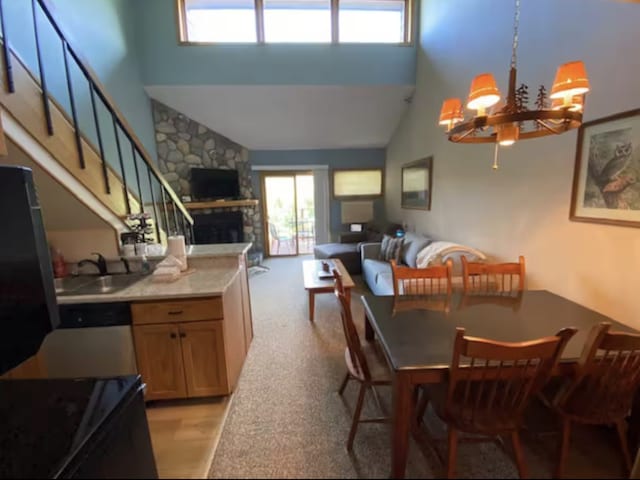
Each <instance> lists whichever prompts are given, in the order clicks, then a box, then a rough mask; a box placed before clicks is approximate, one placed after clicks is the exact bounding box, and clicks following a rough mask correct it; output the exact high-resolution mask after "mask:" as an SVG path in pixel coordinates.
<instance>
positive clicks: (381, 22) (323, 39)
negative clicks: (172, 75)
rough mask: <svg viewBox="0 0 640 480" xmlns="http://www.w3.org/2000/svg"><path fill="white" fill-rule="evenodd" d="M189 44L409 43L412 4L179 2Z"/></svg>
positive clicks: (402, 0)
mask: <svg viewBox="0 0 640 480" xmlns="http://www.w3.org/2000/svg"><path fill="white" fill-rule="evenodd" d="M176 1H177V6H178V20H179V22H178V23H179V31H180V40H181V41H182V42H187V43H390V44H406V43H410V42H411V28H410V27H411V5H412V3H411V2H412V0H176Z"/></svg>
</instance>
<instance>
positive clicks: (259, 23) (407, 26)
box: [175, 0, 416, 46]
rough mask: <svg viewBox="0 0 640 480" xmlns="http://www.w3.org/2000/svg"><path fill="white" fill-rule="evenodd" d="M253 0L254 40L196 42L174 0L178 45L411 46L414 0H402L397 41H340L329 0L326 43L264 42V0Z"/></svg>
mask: <svg viewBox="0 0 640 480" xmlns="http://www.w3.org/2000/svg"><path fill="white" fill-rule="evenodd" d="M253 1H254V5H255V7H254V13H255V17H256V42H255V43H254V42H246V43H245V42H211V41H209V42H196V41H192V40H189V32H188V29H187V10H186V3H185V2H186V0H175V9H176V30H177V34H178V45H186V46H195V45H390V46H393V45H396V46H398V45H399V46H413V41H414V32H413V30H414V29H413V23H414V22H413V20H414V18H413V16H414V10H413V7H414V2H415V1H416V0H404V4H405V5H404V9H405V16H404V41H402V42H398V43H387V42H341V41H340V32H339V31H340V20H339V17H340V0H329V2H330V5H331V41H330V42H327V43H324V42H322V43H311V42H286V43H282V42H271V43H270V42H266V41H265V34H264V0H253Z"/></svg>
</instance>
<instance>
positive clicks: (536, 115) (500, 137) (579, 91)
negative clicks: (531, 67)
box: [439, 0, 589, 168]
mask: <svg viewBox="0 0 640 480" xmlns="http://www.w3.org/2000/svg"><path fill="white" fill-rule="evenodd" d="M519 23H520V0H515V17H514V25H513V50H512V55H511V69H510V71H509V91H508V93H507V98H506V103H502V104H500V103H499V102H500V91H499V90H498V87H497V84H496V81H495V78H494V77H493V75H492V74H490V73H482V74H480V75H478V76H477V77H476V78H474V79H473V81H472V82H471V89H470V90H469V98H468V100H467V108H468V109H470V110H476V114H475V115H474V116H473V117H472V118H471V119H468V120H466V119H465V118H464V114H463V111H462V102H461V101H460V99H458V98H449V99H447V100H445V101H444V103H443V105H442V111H441V112H440V120H439V124H440V125H445V126H446V128H447V135H448V136H449V140H450V141H452V142H456V143H495V144H496V148H497V145H501V146H509V145H513V144H514V143H515V142H516V141H518V140H525V139H527V138H536V137H543V136H546V135H557V134H560V133H564V132H566V131H568V130H571V129H573V128H577V127H579V126H580V124H581V123H582V111H583V109H584V101H585V99H584V97H585V94H586V93H587V92H588V91H589V79H588V78H587V72H586V70H585V67H584V64H583V63H582V62H579V61H578V62H569V63H565V64H564V65H561V66H560V67H559V68H558V71H557V73H556V78H555V81H554V83H553V87H552V88H551V94H550V95H548V94H547V90H546V88H545V87H544V85H540V87H539V88H538V93H537V98H536V101H535V109H533V110H530V109H529V105H528V103H529V87H528V86H527V85H525V84H524V83H523V84H521V85H520V86H519V87H517V88H516V74H517V66H516V63H517V57H516V52H517V49H518V27H519ZM550 100H551V102H550ZM492 107H493V108H492ZM496 158H497V150H496ZM494 168H497V163H496V162H494Z"/></svg>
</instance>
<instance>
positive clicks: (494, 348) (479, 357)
mask: <svg viewBox="0 0 640 480" xmlns="http://www.w3.org/2000/svg"><path fill="white" fill-rule="evenodd" d="M575 332H576V329H573V328H565V329H563V330H561V331H560V332H558V333H557V334H556V335H555V336H550V337H545V338H541V339H538V340H532V341H528V342H518V343H505V342H498V341H495V340H489V339H484V338H473V337H466V336H465V335H464V333H465V330H464V328H460V327H458V328H457V329H456V338H455V342H454V345H453V358H452V360H451V367H450V369H449V377H448V383H447V384H443V385H425V386H424V387H423V391H424V396H423V397H422V399H421V404H420V406H419V408H418V415H419V417H418V418H422V415H423V414H424V411H425V409H426V406H427V404H428V403H431V404H432V406H433V408H434V410H435V412H436V414H437V415H438V416H439V417H440V418H441V419H442V420H443V421H444V422H445V423H446V424H447V427H448V445H449V449H448V456H447V461H446V470H447V478H453V477H455V464H456V455H457V448H458V432H464V433H470V434H479V435H482V436H489V437H497V436H500V435H510V436H511V442H512V444H513V450H514V452H515V460H516V465H517V467H518V473H519V474H520V478H525V477H526V476H527V467H526V464H525V460H524V456H523V453H522V448H521V446H520V435H519V430H520V426H521V424H522V416H523V411H524V409H525V407H526V406H527V404H528V402H529V399H530V398H531V396H532V395H535V394H536V393H537V392H539V391H540V389H541V388H542V386H543V385H544V384H545V382H546V381H547V379H548V378H549V376H550V375H551V371H552V369H553V367H554V365H555V364H556V361H557V359H558V358H559V357H560V355H561V353H562V350H563V349H564V347H565V345H566V344H567V342H568V341H569V339H570V338H571V337H572V336H573V335H574V334H575ZM460 440H464V439H460ZM475 440H477V439H475Z"/></svg>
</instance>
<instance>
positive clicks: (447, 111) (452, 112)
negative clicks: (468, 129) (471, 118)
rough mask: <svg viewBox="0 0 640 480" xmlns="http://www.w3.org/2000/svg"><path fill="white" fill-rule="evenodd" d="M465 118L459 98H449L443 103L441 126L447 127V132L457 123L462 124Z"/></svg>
mask: <svg viewBox="0 0 640 480" xmlns="http://www.w3.org/2000/svg"><path fill="white" fill-rule="evenodd" d="M463 120H464V116H463V115H462V101H460V99H459V98H447V99H446V100H445V101H444V102H442V109H441V110H440V120H439V121H438V124H439V125H446V126H447V130H451V127H453V126H454V125H455V124H456V123H458V122H462V121H463Z"/></svg>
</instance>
